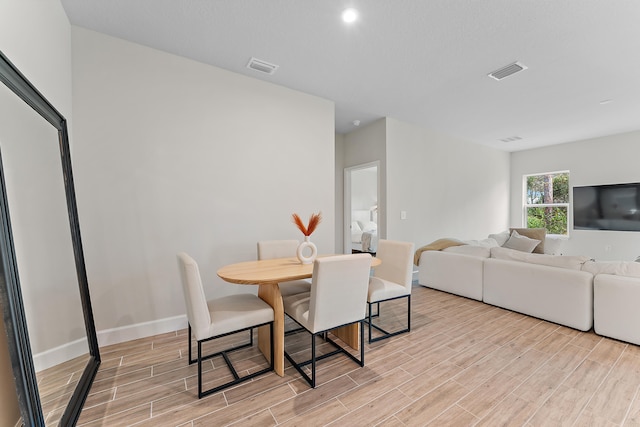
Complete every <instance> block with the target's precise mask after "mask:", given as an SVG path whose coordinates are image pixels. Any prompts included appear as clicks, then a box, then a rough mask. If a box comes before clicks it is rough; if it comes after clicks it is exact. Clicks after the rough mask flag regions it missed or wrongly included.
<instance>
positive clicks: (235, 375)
mask: <svg viewBox="0 0 640 427" xmlns="http://www.w3.org/2000/svg"><path fill="white" fill-rule="evenodd" d="M267 324H268V325H269V332H270V334H269V335H270V336H269V340H270V347H271V351H270V356H271V360H270V362H269V367H268V368H265V369H262V370H260V371H256V372H253V373H251V374H248V375H245V376H244V377H240V376H239V375H238V373H237V371H236V369H235V368H234V366H233V364H232V363H231V359H230V358H229V356H228V354H227V353H230V352H232V351H235V350H239V349H241V348H245V347H250V346H252V345H253V327H251V328H245V329H241V330H239V331H235V332H231V333H228V334H223V335H218V336H215V337H211V338H207V339H204V340H199V341H197V344H198V357H197V359H195V360H193V361H191V325H189V364H192V363H195V362H197V363H198V398H199V399H202V398H203V397H205V396H208V395H210V394H213V393H216V392H218V391H220V390H223V389H225V388H228V387H231V386H233V385H236V384H240V383H242V382H245V381H248V380H250V379H252V378H255V377H257V376H259V375H262V374H266V373H267V372H271V371H273V367H274V361H273V356H274V353H273V322H269V323H265V324H263V325H256V326H255V327H258V326H265V325H267ZM246 330H248V331H249V334H250V337H249V343H247V344H241V345H238V346H236V347H233V348H230V349H227V350H223V351H220V352H218V353H214V354H209V355H207V356H204V357H203V356H202V343H204V342H207V341H210V340H213V339H216V338H222V337H225V336H228V335H233V334H236V333H239V332H243V331H246ZM215 356H222V358H223V359H224V361H225V363H226V364H227V367H228V368H229V370H230V371H231V374H232V375H233V378H234V379H233V380H231V381H229V382H226V383H224V384H222V385H219V386H217V387H213V388H211V389H208V390H205V391H203V390H202V362H203V361H205V360H208V359H211V358H212V357H215Z"/></svg>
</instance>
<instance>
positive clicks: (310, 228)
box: [292, 212, 322, 236]
mask: <svg viewBox="0 0 640 427" xmlns="http://www.w3.org/2000/svg"><path fill="white" fill-rule="evenodd" d="M292 220H293V223H294V224H295V225H296V226H297V227H298V228H299V229H300V231H302V234H304V235H305V236H311V233H313V232H314V231H315V229H316V228H317V227H318V224H320V222H321V221H322V213H321V212H318V213H317V214H311V217H310V218H309V225H307V226H305V225H304V223H303V222H302V220H301V219H300V217H299V216H298V214H295V213H294V214H293V217H292Z"/></svg>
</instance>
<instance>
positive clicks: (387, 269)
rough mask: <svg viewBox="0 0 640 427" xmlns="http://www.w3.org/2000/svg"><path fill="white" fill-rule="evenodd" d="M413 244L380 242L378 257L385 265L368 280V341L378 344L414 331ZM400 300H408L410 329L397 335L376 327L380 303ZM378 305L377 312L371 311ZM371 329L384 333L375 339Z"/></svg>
mask: <svg viewBox="0 0 640 427" xmlns="http://www.w3.org/2000/svg"><path fill="white" fill-rule="evenodd" d="M413 247H414V246H413V243H411V242H399V241H393V240H380V241H378V251H377V253H376V257H377V258H380V260H381V261H382V264H380V265H379V266H377V267H376V268H375V269H374V271H373V277H371V278H370V279H369V292H368V295H367V303H368V318H367V323H368V324H369V342H370V343H371V342H375V341H379V340H382V339H385V338H389V337H392V336H394V335H398V334H402V333H405V332H409V331H410V330H411V281H412V276H413ZM399 298H406V299H407V327H406V328H404V329H401V330H398V331H395V332H388V331H386V330H384V329H383V328H382V327H380V325H374V324H373V318H374V317H379V316H380V303H382V302H385V301H391V300H395V299H399ZM374 304H375V305H376V309H377V310H376V313H375V314H374V313H373V312H372V308H373V305H374ZM372 328H373V329H376V330H378V331H379V332H381V333H382V335H379V336H377V337H375V338H374V337H372Z"/></svg>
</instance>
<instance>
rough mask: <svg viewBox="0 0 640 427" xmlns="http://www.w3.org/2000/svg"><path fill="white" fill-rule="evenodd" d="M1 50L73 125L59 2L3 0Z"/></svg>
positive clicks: (8, 416) (5, 396) (6, 380)
mask: <svg viewBox="0 0 640 427" xmlns="http://www.w3.org/2000/svg"><path fill="white" fill-rule="evenodd" d="M0 50H1V51H2V52H3V53H4V54H5V56H7V57H8V58H9V60H10V61H11V62H13V64H14V65H16V66H17V67H18V69H20V71H21V72H22V73H23V74H24V75H25V76H26V77H27V78H28V79H29V80H30V81H31V82H32V83H33V84H34V85H35V86H36V87H37V88H38V90H39V91H40V92H41V93H42V94H43V95H44V96H45V97H46V98H47V99H48V100H49V101H50V102H51V103H52V104H53V105H54V106H55V107H56V108H57V109H58V111H60V112H61V113H62V114H63V115H64V116H65V117H66V118H67V120H68V121H71V119H72V117H71V115H72V114H71V113H72V111H71V43H70V26H69V20H68V19H67V16H66V14H65V13H64V10H63V8H62V5H61V4H60V2H58V1H39V0H3V1H1V2H0ZM59 308H60V309H61V310H65V308H64V307H63V306H61V307H59ZM3 330H4V328H3V329H2V331H3ZM0 341H2V342H1V343H0V425H3V426H4V425H7V426H10V425H15V424H16V422H17V420H18V418H19V409H18V402H17V398H16V396H15V385H14V383H13V373H12V371H11V370H8V369H7V368H8V367H9V366H10V365H9V363H8V360H9V356H8V354H7V347H6V339H5V335H4V333H0Z"/></svg>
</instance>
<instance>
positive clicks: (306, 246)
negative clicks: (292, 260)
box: [296, 236, 318, 264]
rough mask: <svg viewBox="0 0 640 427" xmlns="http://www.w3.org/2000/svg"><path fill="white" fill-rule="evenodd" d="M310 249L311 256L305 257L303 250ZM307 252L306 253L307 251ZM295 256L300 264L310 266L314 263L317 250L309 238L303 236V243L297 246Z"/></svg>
mask: <svg viewBox="0 0 640 427" xmlns="http://www.w3.org/2000/svg"><path fill="white" fill-rule="evenodd" d="M307 249H310V250H311V254H310V255H308V256H307V255H305V250H307ZM307 252H308V251H307ZM296 255H297V257H298V259H299V260H300V262H301V263H303V264H311V263H312V262H313V261H315V259H316V256H317V255H318V248H316V245H314V244H313V242H311V241H310V240H309V236H304V242H302V243H300V245H299V246H298V250H297V251H296Z"/></svg>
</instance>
